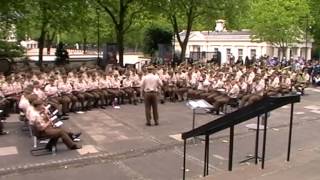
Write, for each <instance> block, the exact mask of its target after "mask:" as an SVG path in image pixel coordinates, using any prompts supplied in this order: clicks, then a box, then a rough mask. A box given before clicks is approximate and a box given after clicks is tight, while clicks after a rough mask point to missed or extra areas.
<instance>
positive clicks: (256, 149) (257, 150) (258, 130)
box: [254, 116, 261, 164]
mask: <svg viewBox="0 0 320 180" xmlns="http://www.w3.org/2000/svg"><path fill="white" fill-rule="evenodd" d="M259 126H260V116H258V118H257V130H256V144H255V150H254V163H255V164H258V159H259V155H258V153H259V134H260V127H259ZM260 159H261V158H260Z"/></svg>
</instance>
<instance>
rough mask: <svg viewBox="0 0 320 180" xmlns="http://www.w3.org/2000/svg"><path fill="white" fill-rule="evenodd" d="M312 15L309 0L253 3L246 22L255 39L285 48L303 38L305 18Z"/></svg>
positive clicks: (260, 0)
mask: <svg viewBox="0 0 320 180" xmlns="http://www.w3.org/2000/svg"><path fill="white" fill-rule="evenodd" d="M309 13H310V10H309V6H308V4H307V0H290V1H287V0H286V1H284V0H281V1H280V0H255V1H252V3H251V7H250V9H249V12H248V19H247V21H246V23H247V25H248V27H249V28H250V29H252V31H253V34H254V35H253V39H254V40H260V41H267V42H270V43H273V44H274V45H277V46H278V47H281V48H284V47H287V46H289V45H290V44H291V43H293V42H297V41H298V40H299V39H301V38H302V37H303V35H304V34H305V33H304V30H305V23H304V22H305V17H308V16H309Z"/></svg>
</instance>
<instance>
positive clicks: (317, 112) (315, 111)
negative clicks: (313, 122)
mask: <svg viewBox="0 0 320 180" xmlns="http://www.w3.org/2000/svg"><path fill="white" fill-rule="evenodd" d="M310 112H313V113H316V114H320V111H318V110H313V111H310Z"/></svg>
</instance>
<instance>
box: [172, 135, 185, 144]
mask: <svg viewBox="0 0 320 180" xmlns="http://www.w3.org/2000/svg"><path fill="white" fill-rule="evenodd" d="M169 137H171V138H172V139H175V140H177V141H180V142H182V141H183V140H182V138H181V134H173V135H169Z"/></svg>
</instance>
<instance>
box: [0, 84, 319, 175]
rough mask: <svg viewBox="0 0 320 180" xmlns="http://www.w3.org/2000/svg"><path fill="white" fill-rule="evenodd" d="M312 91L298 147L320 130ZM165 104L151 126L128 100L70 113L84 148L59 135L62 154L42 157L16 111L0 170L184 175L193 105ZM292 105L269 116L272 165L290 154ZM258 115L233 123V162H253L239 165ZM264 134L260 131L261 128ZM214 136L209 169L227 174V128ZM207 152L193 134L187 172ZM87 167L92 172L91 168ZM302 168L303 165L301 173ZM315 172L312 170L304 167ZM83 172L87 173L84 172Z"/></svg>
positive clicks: (298, 118)
mask: <svg viewBox="0 0 320 180" xmlns="http://www.w3.org/2000/svg"><path fill="white" fill-rule="evenodd" d="M306 93H307V95H306V96H303V97H302V102H301V103H299V104H296V105H295V116H294V129H293V146H292V151H293V152H295V153H296V152H303V151H305V150H306V149H311V148H314V147H316V146H317V145H318V139H319V137H320V131H319V128H320V118H319V114H318V113H317V112H318V111H320V103H318V102H320V101H319V100H320V96H319V94H318V92H317V91H314V90H312V89H311V90H306ZM159 111H160V125H159V126H151V127H147V126H145V125H144V124H145V119H144V106H143V104H138V105H137V106H134V105H130V104H128V105H121V106H120V109H114V108H112V107H107V108H106V109H94V110H92V111H88V112H85V113H83V114H70V120H68V121H64V126H65V128H68V129H69V128H70V129H72V130H73V131H81V132H82V136H81V142H80V144H82V145H83V148H82V149H80V150H77V151H70V150H68V149H67V148H66V147H65V146H64V145H63V144H62V143H61V142H60V143H59V144H58V153H57V154H56V155H54V156H53V155H47V156H39V157H34V156H31V154H30V149H31V148H32V140H31V138H30V137H29V136H28V133H26V132H23V131H21V127H22V123H21V122H19V120H18V116H17V115H11V116H10V118H8V119H7V121H6V122H5V129H6V130H9V131H10V134H9V135H7V136H0V157H1V161H0V176H3V177H10V178H9V179H13V180H14V179H19V178H22V177H25V178H26V179H28V178H29V179H32V178H33V179H40V178H45V177H46V179H50V178H51V179H52V178H53V177H55V176H56V177H57V178H55V179H58V177H61V178H62V177H64V176H66V175H68V177H71V179H77V180H82V179H88V178H90V177H92V178H93V179H106V178H107V179H124V180H126V179H142V180H143V179H161V180H162V179H180V178H181V177H182V170H181V167H182V155H183V143H182V142H181V139H179V137H180V135H179V134H181V133H182V132H185V131H189V130H190V129H191V127H192V111H191V110H190V109H189V108H188V107H187V106H186V103H185V102H182V103H170V102H167V103H165V104H159ZM289 112H290V106H285V107H283V108H280V109H277V110H276V111H273V112H272V113H271V116H270V118H269V122H268V137H267V156H266V158H267V162H266V165H267V166H268V164H269V162H270V164H271V165H272V163H271V162H272V160H274V159H277V158H279V157H282V156H283V155H284V154H285V153H286V149H287V141H288V124H289ZM218 117H220V116H215V115H211V114H206V115H197V116H196V126H200V125H202V124H205V123H207V122H210V121H212V120H214V119H216V118H218ZM255 122H256V119H252V120H249V121H247V122H245V123H242V124H239V125H238V126H236V127H235V144H234V148H235V149H234V167H235V169H236V168H239V167H240V168H241V167H246V166H247V164H241V165H240V164H239V163H238V162H239V161H240V160H243V159H244V158H245V157H246V155H249V154H253V150H254V139H255V131H254V130H249V129H248V128H247V127H246V125H248V124H252V123H255ZM260 136H261V137H260V138H262V133H261V134H260ZM210 142H211V143H210V165H209V171H210V174H215V173H226V172H227V171H226V170H227V165H228V145H229V143H228V142H229V130H224V131H221V132H219V133H217V134H215V135H212V136H211V137H210ZM260 149H261V147H260ZM203 157H204V144H203V142H202V141H201V140H190V141H188V146H187V168H188V171H187V177H188V179H198V178H200V177H201V174H202V171H203V170H202V167H203ZM293 159H294V157H293ZM317 162H318V161H317V160H314V162H311V161H310V164H311V166H310V167H311V169H314V168H312V167H313V166H312V164H316V163H317ZM292 163H295V162H294V161H293V162H292ZM279 164H280V163H279ZM65 167H67V168H66V169H65ZM297 168H298V169H299V167H297ZM258 169H259V168H255V169H254V170H252V171H255V170H258ZM89 170H91V171H92V172H93V173H91V174H90V173H89ZM252 171H250V172H252ZM303 171H304V170H303V168H302V169H301V172H303ZM312 172H313V171H312V170H311V172H309V171H308V172H306V173H309V174H312ZM82 174H84V175H83V176H81V175H82ZM87 174H88V176H87ZM252 174H253V175H254V173H252ZM90 175H91V176H90ZM257 176H258V175H257ZM73 177H74V178H73ZM253 177H254V176H253ZM288 177H289V175H288ZM282 178H283V179H285V178H284V177H282ZM68 179H69V178H68Z"/></svg>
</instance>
